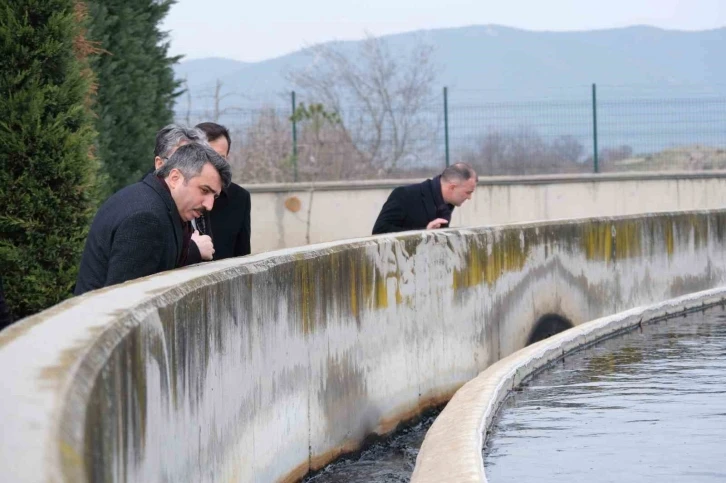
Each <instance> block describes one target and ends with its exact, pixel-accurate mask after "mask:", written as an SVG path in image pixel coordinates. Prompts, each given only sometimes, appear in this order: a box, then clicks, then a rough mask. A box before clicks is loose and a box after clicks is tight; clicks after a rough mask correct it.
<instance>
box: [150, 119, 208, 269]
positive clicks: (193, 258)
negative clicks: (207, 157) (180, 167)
mask: <svg viewBox="0 0 726 483" xmlns="http://www.w3.org/2000/svg"><path fill="white" fill-rule="evenodd" d="M189 143H199V144H203V145H205V146H209V143H208V142H207V135H206V134H205V133H204V131H202V130H201V129H198V128H196V127H194V128H187V127H184V126H179V125H178V124H169V125H167V126H164V127H163V128H161V129H160V130H159V132H157V133H156V143H155V145H154V170H158V169H159V168H161V167H162V166H163V165H164V163H165V162H166V161H167V160H168V159H169V158H170V157H171V155H172V154H174V152H175V151H176V150H177V149H179V147H180V146H183V145H185V144H189ZM210 147H211V146H210ZM191 223H192V224H193V230H192V235H191V241H189V240H186V239H185V246H186V247H188V248H187V250H188V252H187V256H186V259H185V263H186V264H187V265H191V264H194V263H199V262H201V261H202V260H212V258H213V257H214V253H215V249H214V243H213V242H212V237H211V226H210V225H211V222H210V220H209V214H208V213H207V212H205V213H204V214H202V215H201V216H200V217H199V218H198V219H196V220H192V221H191Z"/></svg>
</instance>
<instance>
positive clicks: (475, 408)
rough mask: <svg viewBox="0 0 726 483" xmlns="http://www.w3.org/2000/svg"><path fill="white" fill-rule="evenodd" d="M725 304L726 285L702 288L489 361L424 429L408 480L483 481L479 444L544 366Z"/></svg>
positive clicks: (434, 482) (424, 482)
mask: <svg viewBox="0 0 726 483" xmlns="http://www.w3.org/2000/svg"><path fill="white" fill-rule="evenodd" d="M724 304H726V288H725V287H720V288H717V289H712V290H706V291H703V292H697V293H694V294H688V295H685V296H683V297H677V298H674V299H671V300H669V301H667V302H660V303H657V304H653V305H650V306H646V307H637V308H635V309H630V310H627V311H624V312H621V313H619V314H614V315H610V316H606V317H602V318H600V319H596V320H593V321H590V322H587V323H585V324H582V325H579V326H577V327H576V328H572V329H571V330H567V331H565V332H562V333H559V334H557V335H554V336H552V337H550V338H548V339H546V340H542V341H540V342H537V343H536V344H532V345H529V346H527V347H525V348H524V349H521V350H519V351H517V352H515V353H514V354H511V355H509V356H507V357H505V358H504V359H502V360H500V361H498V362H496V363H494V364H492V365H491V366H489V367H488V368H487V369H486V370H484V371H483V372H482V373H481V374H479V375H478V376H477V377H475V378H474V379H472V380H471V381H469V382H467V383H466V384H464V386H463V387H462V388H461V389H459V390H458V391H457V392H456V394H455V395H454V397H453V398H452V399H451V401H449V403H448V404H447V405H446V408H445V409H444V410H443V411H442V412H441V414H439V416H438V417H437V418H436V421H434V424H433V425H432V426H431V428H430V429H429V431H428V432H427V433H426V437H425V438H424V441H423V444H422V445H421V449H420V451H419V453H418V455H417V458H416V467H415V469H414V472H413V475H412V477H411V482H412V483H439V482H442V481H456V482H457V483H486V482H487V481H488V480H487V477H486V468H485V467H484V458H483V456H482V451H483V446H484V443H485V442H486V439H487V436H488V434H489V428H490V427H491V426H492V423H493V422H494V418H495V417H496V415H497V411H498V410H499V408H500V406H501V404H502V403H503V402H504V399H505V398H506V396H507V395H508V394H509V392H510V391H511V390H512V389H514V388H515V387H517V386H518V385H519V384H520V383H521V382H523V381H524V380H525V379H527V378H528V377H529V376H530V375H532V374H534V373H535V372H537V371H538V370H540V369H542V368H544V367H546V366H547V365H548V364H551V363H552V362H554V361H556V360H559V359H561V358H562V357H565V356H566V355H567V354H570V353H572V352H574V351H577V350H580V349H582V348H583V347H587V346H590V345H592V344H595V343H597V342H598V341H600V340H603V339H606V338H608V337H612V336H615V335H618V334H620V333H622V332H625V331H628V330H632V329H637V327H638V326H639V325H642V324H646V323H652V322H657V321H660V320H664V319H667V318H668V317H676V316H678V317H680V316H682V315H686V314H687V313H689V312H699V311H703V310H705V309H707V308H709V307H713V306H715V305H721V306H723V305H724Z"/></svg>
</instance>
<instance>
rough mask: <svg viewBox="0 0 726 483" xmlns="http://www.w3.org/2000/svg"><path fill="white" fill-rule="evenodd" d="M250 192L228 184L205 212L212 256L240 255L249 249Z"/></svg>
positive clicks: (216, 258)
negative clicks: (212, 248) (207, 213)
mask: <svg viewBox="0 0 726 483" xmlns="http://www.w3.org/2000/svg"><path fill="white" fill-rule="evenodd" d="M251 206H252V203H251V201H250V192H249V191H247V190H246V189H244V188H242V187H241V186H240V185H238V184H235V183H230V184H229V186H228V187H226V188H225V189H224V190H223V191H222V194H220V195H219V198H217V200H216V201H215V202H214V208H212V211H211V212H209V221H210V222H211V227H212V235H211V236H212V242H213V243H214V259H215V260H222V259H224V258H231V257H241V256H243V255H249V254H250V251H251V247H250V236H251V235H252V231H251V227H250V208H251Z"/></svg>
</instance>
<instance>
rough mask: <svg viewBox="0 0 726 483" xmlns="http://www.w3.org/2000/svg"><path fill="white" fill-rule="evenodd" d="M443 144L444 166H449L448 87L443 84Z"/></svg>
mask: <svg viewBox="0 0 726 483" xmlns="http://www.w3.org/2000/svg"><path fill="white" fill-rule="evenodd" d="M444 145H445V147H446V167H447V168H448V167H449V89H448V88H447V87H446V86H444Z"/></svg>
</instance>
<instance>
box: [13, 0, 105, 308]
mask: <svg viewBox="0 0 726 483" xmlns="http://www.w3.org/2000/svg"><path fill="white" fill-rule="evenodd" d="M83 6H84V5H83V4H82V3H78V2H77V1H75V0H12V1H9V2H3V4H2V6H0V207H1V208H0V270H2V275H3V282H4V283H3V284H4V288H5V291H6V297H7V301H8V304H9V306H10V308H11V310H12V311H13V313H14V315H15V316H16V317H23V316H26V315H30V314H32V313H34V312H37V311H39V310H41V309H43V308H46V307H48V306H51V305H53V304H55V303H57V302H59V301H61V300H63V299H64V298H66V297H68V296H70V293H71V288H72V286H73V284H74V282H75V279H76V274H77V270H78V263H79V260H80V254H81V251H82V249H83V244H84V242H85V237H86V233H87V227H88V224H89V221H90V218H91V215H92V213H93V210H94V209H95V204H94V197H93V195H92V193H93V182H94V176H95V172H96V169H95V161H94V159H93V156H92V153H91V148H92V143H93V137H94V129H93V119H92V115H91V112H90V109H89V106H90V100H91V88H92V75H91V73H90V70H89V69H88V64H87V63H86V61H85V57H86V55H88V53H89V51H90V50H91V48H90V47H89V44H88V42H86V41H85V39H84V37H83V30H82V25H83V22H82V20H83V16H84V10H83Z"/></svg>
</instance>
